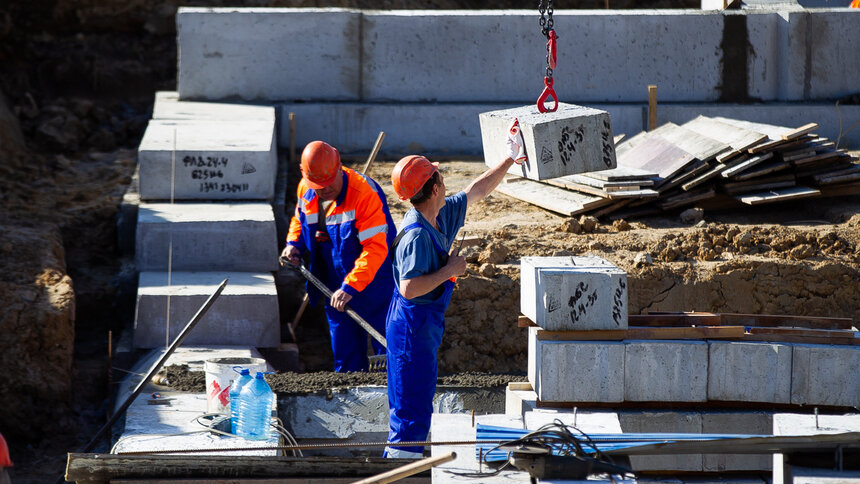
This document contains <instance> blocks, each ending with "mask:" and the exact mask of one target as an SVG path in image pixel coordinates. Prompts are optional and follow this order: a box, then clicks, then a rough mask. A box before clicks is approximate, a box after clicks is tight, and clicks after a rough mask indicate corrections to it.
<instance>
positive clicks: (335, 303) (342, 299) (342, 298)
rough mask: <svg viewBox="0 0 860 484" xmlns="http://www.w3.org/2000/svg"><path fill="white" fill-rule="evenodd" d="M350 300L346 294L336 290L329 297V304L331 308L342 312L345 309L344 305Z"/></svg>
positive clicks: (349, 296) (350, 297)
mask: <svg viewBox="0 0 860 484" xmlns="http://www.w3.org/2000/svg"><path fill="white" fill-rule="evenodd" d="M350 299H352V296H351V295H350V294H349V293H348V292H344V291H343V290H341V289H338V290H337V291H335V292H334V294H332V295H331V300H330V301H329V304H331V307H333V308H335V309H337V310H338V311H341V312H343V310H344V309H346V303H348V302H349V301H350Z"/></svg>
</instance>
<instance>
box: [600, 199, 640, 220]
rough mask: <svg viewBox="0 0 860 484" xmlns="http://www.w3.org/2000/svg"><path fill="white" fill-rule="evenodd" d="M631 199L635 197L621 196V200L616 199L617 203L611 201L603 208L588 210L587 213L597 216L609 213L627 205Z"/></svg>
mask: <svg viewBox="0 0 860 484" xmlns="http://www.w3.org/2000/svg"><path fill="white" fill-rule="evenodd" d="M633 200H635V198H623V199H621V200H618V203H613V204H612V205H607V206H605V207H603V208H600V209H597V210H594V211H592V212H589V215H593V216H595V217H598V218H600V217H603V216H604V215H609V214H610V213H612V212H615V211H617V210H618V209H620V208H621V207H624V206H626V205H628V204H629V203H630V202H632V201H633Z"/></svg>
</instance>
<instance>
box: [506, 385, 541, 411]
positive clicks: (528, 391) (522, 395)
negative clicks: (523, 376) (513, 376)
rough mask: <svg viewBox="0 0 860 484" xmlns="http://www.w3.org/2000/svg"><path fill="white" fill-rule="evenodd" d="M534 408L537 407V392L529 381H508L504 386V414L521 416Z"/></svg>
mask: <svg viewBox="0 0 860 484" xmlns="http://www.w3.org/2000/svg"><path fill="white" fill-rule="evenodd" d="M535 408H537V393H535V391H534V389H532V386H531V385H530V384H529V383H525V382H511V383H508V386H507V387H506V388H505V415H508V416H511V417H522V416H523V415H525V413H526V412H529V411H531V410H534V409H535Z"/></svg>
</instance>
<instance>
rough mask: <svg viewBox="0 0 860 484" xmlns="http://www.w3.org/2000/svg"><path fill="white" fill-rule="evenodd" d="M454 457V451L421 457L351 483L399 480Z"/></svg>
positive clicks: (378, 483)
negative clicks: (415, 460)
mask: <svg viewBox="0 0 860 484" xmlns="http://www.w3.org/2000/svg"><path fill="white" fill-rule="evenodd" d="M456 458H457V453H456V452H448V453H447V454H445V455H438V456H436V457H427V458H426V459H421V460H419V461H417V462H411V463H409V464H406V465H403V466H400V467H398V468H397V469H391V470H390V471H388V472H383V473H382V474H377V475H375V476H371V477H368V478H367V479H362V480H360V481H356V482H354V483H353V484H388V483H389V482H395V481H399V480H400V479H403V478H404V477H409V476H413V475H415V474H418V473H419V472H424V471H426V470H427V469H430V468H432V467H436V466H437V465H439V464H444V463H446V462H450V461H452V460H454V459H456Z"/></svg>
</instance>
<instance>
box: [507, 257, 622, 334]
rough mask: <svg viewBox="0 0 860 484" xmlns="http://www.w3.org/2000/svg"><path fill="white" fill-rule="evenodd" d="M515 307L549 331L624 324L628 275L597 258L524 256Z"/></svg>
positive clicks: (613, 326)
mask: <svg viewBox="0 0 860 484" xmlns="http://www.w3.org/2000/svg"><path fill="white" fill-rule="evenodd" d="M520 311H521V312H522V313H523V314H524V315H525V316H527V317H528V318H529V319H531V320H532V321H534V322H535V324H537V325H538V326H540V327H541V328H543V329H547V330H552V331H568V330H603V329H627V274H626V273H625V272H624V271H622V270H621V269H619V268H617V267H615V266H614V265H612V264H611V263H609V262H608V261H606V260H604V259H601V258H599V257H523V258H522V259H521V261H520Z"/></svg>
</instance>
